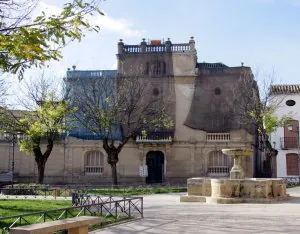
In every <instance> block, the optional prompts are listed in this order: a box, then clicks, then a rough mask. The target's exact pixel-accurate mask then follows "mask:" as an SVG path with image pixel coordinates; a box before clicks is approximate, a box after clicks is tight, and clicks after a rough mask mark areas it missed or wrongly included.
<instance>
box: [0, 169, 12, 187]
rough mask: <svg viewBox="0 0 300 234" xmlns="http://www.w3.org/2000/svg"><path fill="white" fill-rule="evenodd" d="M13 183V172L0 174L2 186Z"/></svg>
mask: <svg viewBox="0 0 300 234" xmlns="http://www.w3.org/2000/svg"><path fill="white" fill-rule="evenodd" d="M12 181H13V174H12V173H11V172H7V173H0V184H9V183H12Z"/></svg>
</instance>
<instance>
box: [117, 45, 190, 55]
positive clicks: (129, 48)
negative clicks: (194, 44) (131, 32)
mask: <svg viewBox="0 0 300 234" xmlns="http://www.w3.org/2000/svg"><path fill="white" fill-rule="evenodd" d="M122 49H123V52H124V53H161V52H187V51H192V49H191V46H190V44H189V43H181V44H170V45H166V44H159V45H124V46H123V47H122Z"/></svg>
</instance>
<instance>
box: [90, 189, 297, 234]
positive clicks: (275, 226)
mask: <svg viewBox="0 0 300 234" xmlns="http://www.w3.org/2000/svg"><path fill="white" fill-rule="evenodd" d="M288 192H289V194H290V195H291V196H294V198H292V199H290V200H289V201H285V202H281V203H272V204H235V205H229V204H226V205H222V204H216V205H213V204H204V203H180V202H179V197H180V195H182V194H163V195H149V196H145V197H144V217H145V218H144V219H141V220H138V221H134V222H129V223H124V224H120V225H116V226H112V227H108V228H105V229H102V230H98V231H94V232H91V233H93V234H96V233H101V234H112V233H122V234H124V233H156V234H160V233H300V187H297V188H292V189H289V190H288Z"/></svg>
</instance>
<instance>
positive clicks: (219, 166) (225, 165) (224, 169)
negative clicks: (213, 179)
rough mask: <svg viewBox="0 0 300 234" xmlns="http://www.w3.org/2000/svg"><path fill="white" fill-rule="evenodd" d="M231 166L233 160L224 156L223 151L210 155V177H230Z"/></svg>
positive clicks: (213, 152)
mask: <svg viewBox="0 0 300 234" xmlns="http://www.w3.org/2000/svg"><path fill="white" fill-rule="evenodd" d="M231 166H232V162H231V158H230V157H228V156H227V155H225V154H223V153H222V152H221V151H212V152H210V153H209V159H208V175H209V176H228V175H229V171H230V169H231Z"/></svg>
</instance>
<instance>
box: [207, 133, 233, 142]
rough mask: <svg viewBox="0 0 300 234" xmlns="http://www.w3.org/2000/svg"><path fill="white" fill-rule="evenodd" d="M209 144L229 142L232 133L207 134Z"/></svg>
mask: <svg viewBox="0 0 300 234" xmlns="http://www.w3.org/2000/svg"><path fill="white" fill-rule="evenodd" d="M206 141H208V142H227V141H230V133H206Z"/></svg>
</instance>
